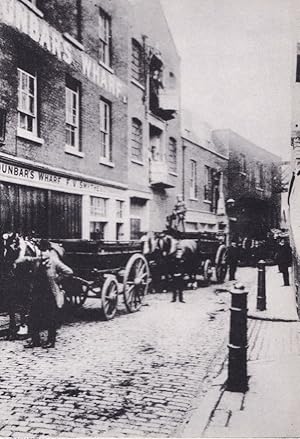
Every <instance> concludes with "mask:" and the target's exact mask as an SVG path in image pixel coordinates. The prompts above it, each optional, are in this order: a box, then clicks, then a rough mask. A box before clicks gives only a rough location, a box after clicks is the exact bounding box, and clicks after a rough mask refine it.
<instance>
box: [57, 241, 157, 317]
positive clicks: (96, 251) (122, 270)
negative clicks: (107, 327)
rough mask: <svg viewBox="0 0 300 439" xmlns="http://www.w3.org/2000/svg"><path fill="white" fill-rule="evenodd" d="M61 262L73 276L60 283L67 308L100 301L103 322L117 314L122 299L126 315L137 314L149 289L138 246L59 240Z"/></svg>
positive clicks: (135, 243)
mask: <svg viewBox="0 0 300 439" xmlns="http://www.w3.org/2000/svg"><path fill="white" fill-rule="evenodd" d="M56 242H58V243H59V244H61V245H62V246H63V248H64V250H65V254H64V262H65V263H66V264H67V265H69V266H70V267H71V268H72V269H73V271H74V275H73V276H72V277H67V278H65V279H63V280H62V288H63V290H64V291H65V301H66V304H67V305H71V306H75V307H79V306H81V305H83V304H84V302H85V301H86V299H87V298H88V297H89V298H95V299H100V307H101V310H102V313H103V317H104V318H105V319H106V320H109V319H112V318H113V317H114V316H115V314H116V311H117V306H118V301H119V297H120V296H123V300H124V304H125V307H126V309H127V311H128V312H135V311H138V310H139V309H140V308H141V306H142V304H143V301H144V298H145V295H146V294H147V291H148V286H149V277H150V272H149V266H148V262H147V260H146V258H145V257H144V255H143V254H142V245H141V243H140V242H135V241H130V242H114V241H113V242H108V241H86V240H60V241H56Z"/></svg>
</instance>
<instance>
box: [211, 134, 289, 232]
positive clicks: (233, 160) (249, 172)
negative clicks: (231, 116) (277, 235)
mask: <svg viewBox="0 0 300 439" xmlns="http://www.w3.org/2000/svg"><path fill="white" fill-rule="evenodd" d="M213 141H214V143H215V144H216V145H219V146H223V147H226V148H227V149H228V151H229V160H228V171H227V174H228V191H227V197H228V198H227V206H226V207H227V214H228V216H229V223H230V234H231V236H232V237H234V238H235V239H237V238H245V237H249V238H252V239H258V240H260V239H265V238H266V235H267V233H268V231H270V229H272V228H276V229H278V228H279V227H280V210H281V194H280V191H278V182H281V174H280V173H281V166H280V164H281V159H280V157H278V156H276V155H275V154H272V153H270V152H268V151H266V150H265V149H263V148H260V147H258V146H256V145H254V144H253V143H251V142H250V141H248V140H247V139H245V138H244V137H242V136H240V135H239V134H237V133H235V132H234V131H232V130H214V131H213ZM228 200H229V201H231V203H228Z"/></svg>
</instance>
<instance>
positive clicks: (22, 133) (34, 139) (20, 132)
mask: <svg viewBox="0 0 300 439" xmlns="http://www.w3.org/2000/svg"><path fill="white" fill-rule="evenodd" d="M17 137H21V138H22V139H26V140H30V141H31V142H34V143H38V144H39V145H43V144H44V139H41V138H40V137H38V136H35V135H34V134H32V133H31V132H30V131H26V130H23V129H22V128H17Z"/></svg>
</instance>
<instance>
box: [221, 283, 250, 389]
mask: <svg viewBox="0 0 300 439" xmlns="http://www.w3.org/2000/svg"><path fill="white" fill-rule="evenodd" d="M230 293H231V308H230V333H229V344H228V348H229V359H228V379H227V385H226V390H229V391H230V392H246V390H248V377H247V347H248V345H247V295H248V293H247V291H245V287H244V286H243V285H241V284H236V285H235V286H234V288H233V290H232V291H231V292H230Z"/></svg>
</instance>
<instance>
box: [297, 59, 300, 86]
mask: <svg viewBox="0 0 300 439" xmlns="http://www.w3.org/2000/svg"><path fill="white" fill-rule="evenodd" d="M296 82H300V55H297V68H296Z"/></svg>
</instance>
